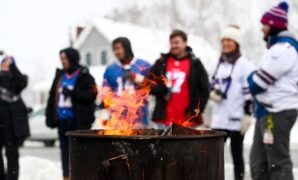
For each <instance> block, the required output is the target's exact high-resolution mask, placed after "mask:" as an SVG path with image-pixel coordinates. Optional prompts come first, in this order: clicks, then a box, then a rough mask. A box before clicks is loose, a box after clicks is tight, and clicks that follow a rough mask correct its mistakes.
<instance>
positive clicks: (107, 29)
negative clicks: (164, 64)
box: [74, 18, 218, 70]
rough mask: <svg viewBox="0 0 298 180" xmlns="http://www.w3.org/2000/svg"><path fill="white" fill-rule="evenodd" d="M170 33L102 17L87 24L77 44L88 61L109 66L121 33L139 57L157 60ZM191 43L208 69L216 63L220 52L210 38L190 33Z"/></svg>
mask: <svg viewBox="0 0 298 180" xmlns="http://www.w3.org/2000/svg"><path fill="white" fill-rule="evenodd" d="M169 34H170V32H169V31H168V32H167V31H161V30H156V29H150V28H146V27H142V26H137V25H134V24H130V23H123V22H116V21H113V20H109V19H104V18H98V19H95V20H93V21H91V22H90V23H89V24H88V25H87V27H85V29H84V30H83V31H82V33H81V34H80V35H79V37H78V38H77V39H76V40H75V41H74V47H75V48H77V49H79V51H80V53H81V56H82V63H83V64H84V65H87V66H98V65H103V66H105V65H107V64H110V63H112V62H113V61H114V60H115V58H114V56H113V53H112V49H111V42H112V41H113V40H114V39H115V38H117V37H120V36H125V37H127V38H129V39H130V41H131V43H132V47H133V51H134V53H135V56H136V57H139V58H143V59H145V60H147V61H149V62H151V63H153V62H154V61H155V60H156V59H157V58H158V57H159V56H160V53H161V52H167V51H168V49H169V46H168V44H169V40H168V38H169ZM189 45H190V46H191V47H192V48H193V50H194V52H195V53H196V55H197V56H199V57H200V58H201V59H202V61H203V63H204V64H205V66H206V68H207V70H210V69H211V67H212V66H214V65H215V64H216V62H217V60H216V59H217V58H218V57H217V56H218V53H217V52H216V51H215V50H214V49H213V48H212V47H211V46H210V45H209V43H208V42H207V41H206V40H204V39H203V38H201V37H199V36H194V35H189Z"/></svg>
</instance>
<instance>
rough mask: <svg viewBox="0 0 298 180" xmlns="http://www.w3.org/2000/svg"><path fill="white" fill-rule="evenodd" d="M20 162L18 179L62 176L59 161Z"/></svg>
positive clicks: (229, 172) (297, 171)
mask: <svg viewBox="0 0 298 180" xmlns="http://www.w3.org/2000/svg"><path fill="white" fill-rule="evenodd" d="M20 163H21V172H20V173H21V175H20V180H59V179H61V177H62V175H61V170H60V167H61V165H60V163H55V162H53V161H50V160H45V159H43V158H37V157H31V156H27V157H23V158H21V161H20ZM246 172H247V173H246V176H245V180H251V178H250V174H249V165H248V164H246ZM294 174H295V175H296V176H297V175H298V168H294ZM225 177H226V179H230V177H233V165H232V164H230V163H226V164H225Z"/></svg>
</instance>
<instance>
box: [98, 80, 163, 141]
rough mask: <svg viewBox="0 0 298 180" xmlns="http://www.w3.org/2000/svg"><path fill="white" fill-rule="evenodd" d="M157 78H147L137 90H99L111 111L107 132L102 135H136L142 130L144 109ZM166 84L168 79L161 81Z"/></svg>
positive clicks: (105, 104)
mask: <svg viewBox="0 0 298 180" xmlns="http://www.w3.org/2000/svg"><path fill="white" fill-rule="evenodd" d="M152 77H155V76H152ZM156 80H157V78H150V79H149V78H145V79H144V82H143V83H142V84H141V85H140V87H139V88H137V89H125V90H123V91H122V92H121V93H115V92H114V91H113V90H112V89H111V88H109V87H101V88H100V89H99V92H100V93H99V98H100V99H102V100H103V103H104V106H105V108H108V109H109V111H110V118H109V120H108V121H106V124H105V126H106V127H107V129H106V130H104V131H100V134H101V135H127V136H129V135H136V134H138V131H136V129H141V128H142V123H141V122H140V121H141V119H142V116H143V114H142V108H143V107H144V105H145V104H146V101H147V97H148V95H149V93H150V89H151V87H152V85H154V84H156V82H157V81H156ZM160 81H162V83H166V77H162V78H161V79H160Z"/></svg>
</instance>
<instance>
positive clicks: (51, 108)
mask: <svg viewBox="0 0 298 180" xmlns="http://www.w3.org/2000/svg"><path fill="white" fill-rule="evenodd" d="M62 74H63V71H62V70H59V69H57V71H56V76H55V79H54V82H53V85H52V87H51V90H50V96H49V99H48V103H47V108H46V124H47V126H48V127H50V128H55V127H57V126H58V119H57V100H58V89H59V87H60V83H61V77H62ZM96 96H97V88H96V85H95V81H94V78H93V77H92V76H91V74H90V73H89V70H88V69H87V68H85V67H80V74H79V77H78V79H77V81H76V84H75V86H74V90H73V95H72V97H71V100H72V105H73V109H74V113H75V120H76V123H77V125H78V128H79V129H90V127H91V125H92V123H93V122H94V120H95V117H94V111H95V99H96Z"/></svg>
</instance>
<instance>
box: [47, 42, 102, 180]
mask: <svg viewBox="0 0 298 180" xmlns="http://www.w3.org/2000/svg"><path fill="white" fill-rule="evenodd" d="M60 59H61V63H62V65H63V69H62V70H60V69H57V71H56V75H55V78H54V82H53V85H52V87H51V90H50V95H49V99H48V103H47V108H46V124H47V126H48V127H50V128H56V127H58V134H59V141H60V149H61V157H62V168H63V176H64V180H68V179H69V145H68V137H66V135H65V133H66V132H67V131H72V130H84V129H90V128H91V125H92V123H93V122H94V120H95V117H94V111H95V99H96V96H97V88H96V85H95V81H94V78H93V77H92V76H91V74H90V73H89V70H88V69H87V68H86V67H83V66H81V65H80V64H79V61H80V54H79V52H78V51H77V50H76V49H73V48H66V49H63V50H61V51H60Z"/></svg>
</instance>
